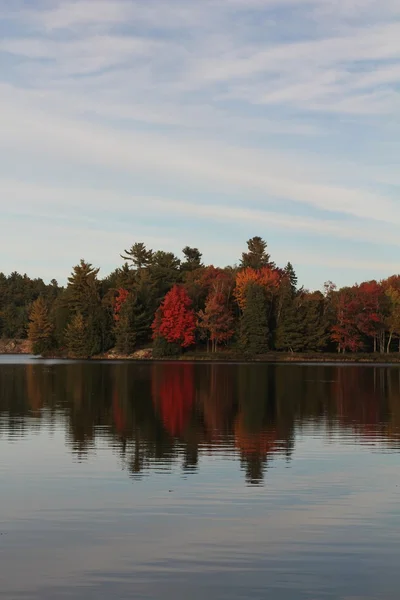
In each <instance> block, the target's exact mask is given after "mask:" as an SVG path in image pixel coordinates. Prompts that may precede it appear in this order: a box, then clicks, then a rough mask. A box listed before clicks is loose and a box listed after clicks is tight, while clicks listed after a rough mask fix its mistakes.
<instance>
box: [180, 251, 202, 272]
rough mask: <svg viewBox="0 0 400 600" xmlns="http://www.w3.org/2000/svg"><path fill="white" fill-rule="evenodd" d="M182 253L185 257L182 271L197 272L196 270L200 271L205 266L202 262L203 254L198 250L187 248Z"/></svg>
mask: <svg viewBox="0 0 400 600" xmlns="http://www.w3.org/2000/svg"><path fill="white" fill-rule="evenodd" d="M182 253H183V255H184V257H185V260H184V261H183V262H182V264H181V269H182V271H186V272H187V271H196V269H200V268H201V267H202V266H203V263H202V262H201V257H202V254H201V252H200V250H198V249H197V248H191V247H190V246H185V248H184V249H183V250H182Z"/></svg>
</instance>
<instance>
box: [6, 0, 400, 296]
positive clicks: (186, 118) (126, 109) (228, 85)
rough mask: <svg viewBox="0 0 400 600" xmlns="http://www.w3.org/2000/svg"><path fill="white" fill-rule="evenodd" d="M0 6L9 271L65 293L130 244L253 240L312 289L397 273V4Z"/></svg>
mask: <svg viewBox="0 0 400 600" xmlns="http://www.w3.org/2000/svg"><path fill="white" fill-rule="evenodd" d="M0 15H1V19H0V32H1V41H0V57H1V61H2V65H3V68H2V73H1V75H0V107H1V111H0V124H1V129H2V135H1V137H0V156H1V161H0V165H1V166H0V190H1V197H2V199H3V213H4V214H3V232H2V233H3V235H2V237H1V244H2V246H1V249H2V254H3V263H2V265H1V267H0V271H2V272H4V273H11V272H13V271H17V272H20V273H27V275H28V276H30V277H35V278H36V277H40V278H42V279H43V280H44V281H50V279H52V278H55V279H57V281H59V282H61V283H62V284H63V285H64V282H66V280H67V277H68V275H69V274H70V272H71V270H72V267H73V266H74V265H75V264H77V263H78V262H79V260H80V258H81V257H83V258H84V259H85V260H86V261H88V262H90V263H92V264H93V265H94V266H95V267H99V268H100V269H101V271H100V273H101V276H102V277H105V276H107V274H109V273H110V272H112V271H113V269H115V268H116V267H118V266H121V265H122V264H123V261H122V259H119V255H120V253H122V252H123V249H124V248H127V247H130V246H131V245H132V244H133V243H134V242H137V241H143V242H144V243H145V244H146V245H147V246H149V247H151V248H153V249H155V250H157V249H162V250H165V251H171V252H174V253H175V254H177V255H178V256H179V257H180V256H181V249H182V248H183V247H184V246H186V245H187V244H189V245H190V246H196V247H198V248H199V250H200V251H201V252H202V254H203V260H204V263H206V264H214V265H215V266H226V265H229V264H232V263H235V262H238V261H239V259H240V256H241V253H242V252H243V251H245V249H246V240H247V239H249V238H251V237H252V236H253V235H254V234H256V235H260V236H262V237H263V238H264V239H265V240H266V241H267V243H268V251H269V253H270V254H271V258H272V259H273V260H274V261H275V262H276V263H277V264H278V265H279V266H282V267H283V266H284V265H285V264H286V263H287V262H288V261H290V262H291V263H292V264H293V266H294V268H295V270H296V273H297V275H298V279H299V282H300V283H301V284H303V285H304V286H305V287H306V288H309V289H322V286H323V283H324V282H325V281H327V280H331V281H333V282H334V283H336V284H337V286H338V287H342V286H346V285H353V284H355V283H357V282H358V283H360V282H361V281H368V280H372V279H376V280H380V279H384V278H385V277H387V276H389V275H392V274H395V273H398V272H399V271H400V269H399V263H398V261H397V257H396V248H398V247H399V245H400V242H399V238H398V234H397V230H398V225H399V223H400V210H399V203H398V200H397V195H398V190H399V185H400V181H399V178H398V172H399V159H398V157H399V147H400V142H399V132H400V119H399V117H400V113H399V97H400V96H399V83H400V11H399V8H398V6H397V5H396V3H395V2H393V0H382V1H380V2H378V0H368V2H365V3H363V5H362V6H359V5H357V3H354V1H353V0H339V1H338V2H337V3H335V6H333V5H332V3H330V2H328V1H327V0H322V1H321V0H307V1H305V0H285V1H284V2H282V0H205V1H204V2H202V3H201V4H199V3H196V4H191V5H190V7H189V6H188V3H187V2H185V1H184V0H172V1H171V2H169V3H168V6H166V5H165V3H163V2H162V1H161V0H149V1H148V2H146V4H143V3H142V2H139V1H138V0H90V1H89V0H81V1H80V2H77V1H70V0H64V1H59V0H54V2H52V3H51V4H50V3H49V2H47V1H46V0H33V1H32V2H30V3H29V7H28V6H27V4H26V3H25V2H23V1H22V0H15V1H14V2H13V3H12V6H11V3H10V4H8V3H6V5H5V6H2V7H1V8H0ZM254 232H255V233H254ZM77 249H78V250H77Z"/></svg>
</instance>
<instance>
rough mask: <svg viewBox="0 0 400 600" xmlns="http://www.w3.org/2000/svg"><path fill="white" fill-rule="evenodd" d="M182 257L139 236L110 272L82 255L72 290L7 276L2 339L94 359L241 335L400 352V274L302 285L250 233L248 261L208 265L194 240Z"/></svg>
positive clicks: (168, 350) (0, 282)
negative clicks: (315, 287) (102, 272)
mask: <svg viewBox="0 0 400 600" xmlns="http://www.w3.org/2000/svg"><path fill="white" fill-rule="evenodd" d="M182 254H183V257H182V261H181V260H180V259H179V258H178V257H177V256H176V255H175V254H174V253H172V252H167V251H163V250H154V251H153V250H152V249H148V248H147V247H146V246H145V244H144V243H142V242H137V243H134V244H133V245H132V246H131V248H130V249H129V250H125V251H124V253H123V254H122V257H123V259H124V261H125V262H124V263H123V264H122V265H121V266H120V267H118V268H116V269H115V270H114V271H113V272H112V273H110V274H109V275H107V276H106V277H104V278H100V277H99V269H97V268H95V267H93V266H92V265H91V264H90V263H88V262H86V261H84V260H81V261H80V263H79V264H78V265H76V266H75V267H73V269H72V273H71V275H70V277H69V278H68V282H67V286H66V287H65V288H63V287H60V286H59V285H58V283H57V281H56V280H55V279H53V280H51V282H50V283H49V284H45V283H44V282H43V281H42V280H41V279H31V278H29V277H28V276H27V275H21V274H19V273H16V272H14V273H11V274H10V275H5V274H2V273H0V336H1V337H3V338H26V336H27V335H29V337H30V338H31V339H32V341H33V342H34V348H35V351H38V352H39V351H40V352H48V351H49V349H50V348H51V349H53V348H54V350H55V351H56V350H57V349H59V350H62V351H63V350H64V349H65V348H67V350H68V349H69V348H70V349H69V350H68V351H69V352H70V353H74V354H76V353H77V352H78V353H79V354H82V355H85V356H92V355H94V354H98V353H101V352H105V351H107V350H108V349H109V348H111V347H112V346H113V345H114V344H116V346H117V349H118V351H119V352H121V353H123V354H130V353H131V352H132V351H133V350H134V348H135V347H136V346H138V345H144V344H147V343H153V345H154V355H155V356H157V355H160V356H161V355H163V356H166V355H171V356H172V355H176V354H177V353H179V352H182V349H183V348H187V347H189V346H191V345H195V342H196V340H205V339H206V340H207V342H208V343H211V346H212V350H213V352H216V351H217V348H218V346H220V345H222V344H226V343H227V342H228V341H230V340H232V338H233V335H234V333H233V332H235V334H237V336H238V338H239V340H238V341H239V343H241V344H242V347H243V348H247V350H246V352H247V353H248V354H249V353H257V352H259V351H262V352H265V351H266V349H267V348H269V349H270V350H277V351H291V352H333V351H335V350H336V351H338V352H341V353H343V352H349V351H350V352H365V353H373V352H380V353H383V352H385V351H386V352H390V351H393V350H399V351H400V275H393V276H391V277H389V278H388V279H384V280H382V281H375V280H372V281H366V282H363V283H360V284H357V285H353V286H351V287H350V286H349V287H344V288H341V289H337V288H336V286H335V285H334V284H333V283H332V282H327V283H326V284H325V285H324V288H323V293H321V292H319V291H317V292H312V291H307V290H304V289H303V288H302V287H300V288H299V286H298V280H297V276H296V273H295V270H294V267H293V265H292V264H291V263H290V262H288V263H287V265H286V266H285V267H284V268H283V269H281V268H279V267H277V266H276V265H275V263H274V262H272V261H271V257H270V255H269V254H268V252H267V243H266V242H265V241H264V240H263V239H262V238H261V237H253V238H251V239H250V240H248V242H247V252H243V254H242V257H241V261H240V265H239V266H233V267H225V268H221V267H215V266H213V265H204V264H203V262H202V254H201V252H200V250H199V249H198V248H194V247H191V246H186V247H185V248H183V250H182ZM39 298H40V299H41V300H40V301H38V299H39ZM249 298H251V303H252V305H251V306H250V307H248V306H247V302H248V299H249ZM248 308H249V310H248ZM152 324H153V325H152ZM82 329H84V330H85V334H84V336H83V334H82V339H81V340H80V341H79V339H80V338H79V335H80V332H81V331H82ZM50 331H51V335H50ZM78 334H79V335H78ZM83 337H84V340H83ZM231 348H232V344H231ZM249 348H252V349H249Z"/></svg>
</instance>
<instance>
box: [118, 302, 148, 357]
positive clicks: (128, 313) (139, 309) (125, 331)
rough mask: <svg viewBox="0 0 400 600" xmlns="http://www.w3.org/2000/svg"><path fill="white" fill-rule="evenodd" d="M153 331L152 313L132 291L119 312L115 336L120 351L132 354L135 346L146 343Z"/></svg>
mask: <svg viewBox="0 0 400 600" xmlns="http://www.w3.org/2000/svg"><path fill="white" fill-rule="evenodd" d="M150 331H151V314H149V312H148V310H147V309H146V307H145V306H144V305H143V304H142V302H141V300H140V298H139V297H138V295H137V294H135V293H134V292H131V293H130V294H129V295H128V297H127V298H126V300H125V302H124V303H123V306H122V307H121V310H120V312H119V319H118V322H117V326H116V331H115V337H116V346H117V350H118V352H121V353H122V354H132V352H133V351H134V349H135V346H136V345H137V344H140V343H144V342H146V341H147V340H148V338H149V332H150Z"/></svg>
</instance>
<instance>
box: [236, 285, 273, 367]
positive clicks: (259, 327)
mask: <svg viewBox="0 0 400 600" xmlns="http://www.w3.org/2000/svg"><path fill="white" fill-rule="evenodd" d="M268 338H269V327H268V315H267V301H266V297H265V290H264V288H263V286H262V285H260V284H259V283H256V282H251V283H249V284H248V285H247V287H246V297H245V308H244V311H243V315H242V317H241V321H240V346H241V348H242V350H243V351H244V353H245V354H247V355H250V356H255V355H257V354H263V353H265V352H268V350H269V344H268Z"/></svg>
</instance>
